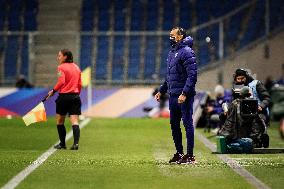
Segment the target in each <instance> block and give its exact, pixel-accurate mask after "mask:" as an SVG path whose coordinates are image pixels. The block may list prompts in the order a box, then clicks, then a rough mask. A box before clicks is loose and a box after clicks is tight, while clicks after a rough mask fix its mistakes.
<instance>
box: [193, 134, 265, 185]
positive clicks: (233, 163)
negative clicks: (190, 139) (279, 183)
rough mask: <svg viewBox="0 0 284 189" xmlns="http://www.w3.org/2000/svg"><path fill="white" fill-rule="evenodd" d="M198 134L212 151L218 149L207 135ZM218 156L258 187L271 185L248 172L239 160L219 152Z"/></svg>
mask: <svg viewBox="0 0 284 189" xmlns="http://www.w3.org/2000/svg"><path fill="white" fill-rule="evenodd" d="M196 136H197V137H198V139H199V140H200V141H201V142H203V143H204V144H205V146H206V147H207V148H209V149H210V150H211V151H212V152H215V151H216V145H215V144H213V143H212V142H210V141H209V140H208V139H207V138H206V137H204V136H202V135H201V134H200V133H198V132H196ZM217 157H218V158H219V159H221V160H222V161H223V162H225V163H226V164H227V165H228V166H229V167H231V168H232V169H233V171H235V172H236V173H238V174H239V175H240V176H242V177H243V178H244V179H245V180H246V181H248V182H249V183H250V184H252V185H253V186H255V187H256V188H261V189H269V187H268V186H267V185H266V184H264V183H263V182H262V181H260V180H259V179H257V178H256V177H255V176H253V175H252V174H251V173H250V172H248V171H247V170H246V169H245V168H243V167H242V166H241V165H240V164H239V163H238V162H237V161H235V160H234V159H232V158H230V157H229V156H228V155H226V154H217Z"/></svg>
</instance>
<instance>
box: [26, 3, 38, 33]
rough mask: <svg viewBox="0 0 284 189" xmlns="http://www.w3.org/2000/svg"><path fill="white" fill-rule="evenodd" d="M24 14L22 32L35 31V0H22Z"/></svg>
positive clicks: (36, 8)
mask: <svg viewBox="0 0 284 189" xmlns="http://www.w3.org/2000/svg"><path fill="white" fill-rule="evenodd" d="M24 4H25V12H24V30H25V31H35V30H37V19H36V16H37V13H38V1H37V0H24Z"/></svg>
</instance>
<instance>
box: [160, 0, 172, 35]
mask: <svg viewBox="0 0 284 189" xmlns="http://www.w3.org/2000/svg"><path fill="white" fill-rule="evenodd" d="M173 7H174V3H173V1H172V0H165V1H164V11H163V25H162V28H163V30H170V29H171V28H173V26H174V19H175V12H174V9H173Z"/></svg>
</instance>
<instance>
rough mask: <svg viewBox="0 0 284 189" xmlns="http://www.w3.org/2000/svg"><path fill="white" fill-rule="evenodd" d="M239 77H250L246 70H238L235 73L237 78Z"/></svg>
mask: <svg viewBox="0 0 284 189" xmlns="http://www.w3.org/2000/svg"><path fill="white" fill-rule="evenodd" d="M237 76H246V77H247V76H248V72H247V71H246V70H244V69H241V68H238V69H236V71H235V77H237Z"/></svg>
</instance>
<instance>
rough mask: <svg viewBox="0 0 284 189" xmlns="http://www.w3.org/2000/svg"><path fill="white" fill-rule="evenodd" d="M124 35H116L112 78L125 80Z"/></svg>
mask: <svg viewBox="0 0 284 189" xmlns="http://www.w3.org/2000/svg"><path fill="white" fill-rule="evenodd" d="M124 41H125V38H124V36H116V37H114V44H113V59H112V79H113V80H123V68H124V63H125V61H124Z"/></svg>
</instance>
